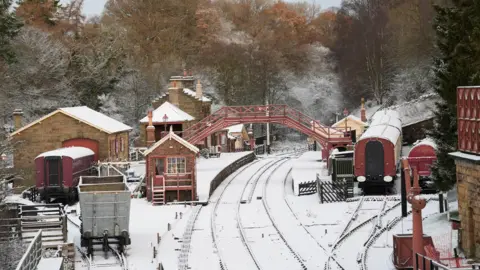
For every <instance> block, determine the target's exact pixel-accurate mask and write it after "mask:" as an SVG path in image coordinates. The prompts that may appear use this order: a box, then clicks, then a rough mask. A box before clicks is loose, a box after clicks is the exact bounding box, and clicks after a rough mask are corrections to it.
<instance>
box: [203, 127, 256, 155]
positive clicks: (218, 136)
mask: <svg viewBox="0 0 480 270" xmlns="http://www.w3.org/2000/svg"><path fill="white" fill-rule="evenodd" d="M248 140H249V137H248V133H247V129H246V128H245V125H244V124H238V125H233V126H230V127H227V128H224V129H222V130H220V131H218V132H215V133H214V134H212V136H208V137H207V146H208V147H210V146H217V145H219V146H220V147H221V150H222V152H238V151H243V150H244V149H243V148H244V145H246V142H248Z"/></svg>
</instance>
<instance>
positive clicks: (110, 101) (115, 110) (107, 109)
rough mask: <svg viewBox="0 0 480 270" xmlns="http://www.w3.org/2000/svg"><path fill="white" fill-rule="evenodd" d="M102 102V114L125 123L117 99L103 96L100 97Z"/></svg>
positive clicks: (109, 95)
mask: <svg viewBox="0 0 480 270" xmlns="http://www.w3.org/2000/svg"><path fill="white" fill-rule="evenodd" d="M98 101H99V102H100V112H101V113H103V114H105V115H108V116H110V117H111V118H113V119H115V120H117V121H120V122H123V115H122V111H121V109H120V108H119V107H118V106H117V101H116V98H114V97H113V96H112V95H111V94H102V95H100V96H98Z"/></svg>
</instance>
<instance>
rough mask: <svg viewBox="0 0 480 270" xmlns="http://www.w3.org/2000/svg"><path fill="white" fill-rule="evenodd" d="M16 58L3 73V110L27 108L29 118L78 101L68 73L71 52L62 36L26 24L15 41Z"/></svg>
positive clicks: (0, 101) (0, 102) (0, 93)
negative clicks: (58, 36)
mask: <svg viewBox="0 0 480 270" xmlns="http://www.w3.org/2000/svg"><path fill="white" fill-rule="evenodd" d="M12 44H13V45H14V52H15V53H16V55H17V57H16V61H15V63H13V64H10V65H9V67H8V70H6V71H5V72H3V73H0V76H1V77H0V81H2V83H1V84H0V114H1V115H4V116H7V115H8V116H10V115H11V113H12V112H13V110H14V109H16V107H19V108H21V109H23V111H24V112H25V117H26V119H27V121H29V120H31V119H32V118H37V117H39V116H41V115H45V114H46V113H49V112H51V111H52V110H54V109H56V108H58V107H65V106H70V105H75V104H77V100H76V98H75V95H74V91H73V90H72V87H71V86H70V80H69V78H68V77H67V72H68V66H69V59H70V54H69V51H68V50H67V49H66V48H65V46H64V45H63V44H62V43H61V42H60V41H58V40H56V39H53V38H51V36H50V34H48V33H45V32H42V31H41V30H38V29H35V28H32V27H25V28H23V29H22V30H21V31H20V33H19V35H18V36H17V37H16V38H15V39H14V40H13V41H12Z"/></svg>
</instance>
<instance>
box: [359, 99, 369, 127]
mask: <svg viewBox="0 0 480 270" xmlns="http://www.w3.org/2000/svg"><path fill="white" fill-rule="evenodd" d="M360 118H361V120H362V121H363V122H367V112H366V110H365V99H364V98H363V97H362V108H361V109H360Z"/></svg>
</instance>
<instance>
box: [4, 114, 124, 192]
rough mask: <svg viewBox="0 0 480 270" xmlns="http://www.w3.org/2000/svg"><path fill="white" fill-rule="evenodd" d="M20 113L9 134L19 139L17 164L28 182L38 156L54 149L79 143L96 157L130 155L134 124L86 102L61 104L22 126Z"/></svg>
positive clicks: (16, 115) (97, 158) (110, 158)
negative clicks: (76, 104) (100, 111)
mask: <svg viewBox="0 0 480 270" xmlns="http://www.w3.org/2000/svg"><path fill="white" fill-rule="evenodd" d="M19 117H20V116H19V114H18V113H17V114H15V115H14V118H16V119H15V120H16V121H15V123H16V127H15V131H14V132H13V133H11V134H10V137H11V138H12V139H13V140H14V141H18V142H20V144H19V146H18V148H17V149H16V151H15V155H14V166H15V169H20V170H22V171H24V176H25V179H26V180H27V183H28V184H32V183H33V179H34V176H35V165H34V162H33V161H34V159H35V157H36V156H38V155H39V154H41V153H43V152H47V151H51V150H54V149H58V148H62V147H71V146H78V147H85V148H89V149H91V150H92V151H93V152H94V153H95V160H127V159H128V152H129V142H128V140H129V134H128V133H129V132H130V130H132V128H131V127H129V126H127V125H125V124H123V123H121V122H119V121H117V120H115V119H113V118H110V117H108V116H106V115H104V114H102V113H99V112H97V111H95V110H92V109H90V108H88V107H87V106H79V107H68V108H60V109H57V110H55V111H53V112H52V113H50V114H47V115H45V116H44V117H42V118H40V119H37V120H35V121H33V122H31V123H30V124H28V125H26V126H23V127H22V126H21V119H18V118H19ZM30 181H31V183H30Z"/></svg>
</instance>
